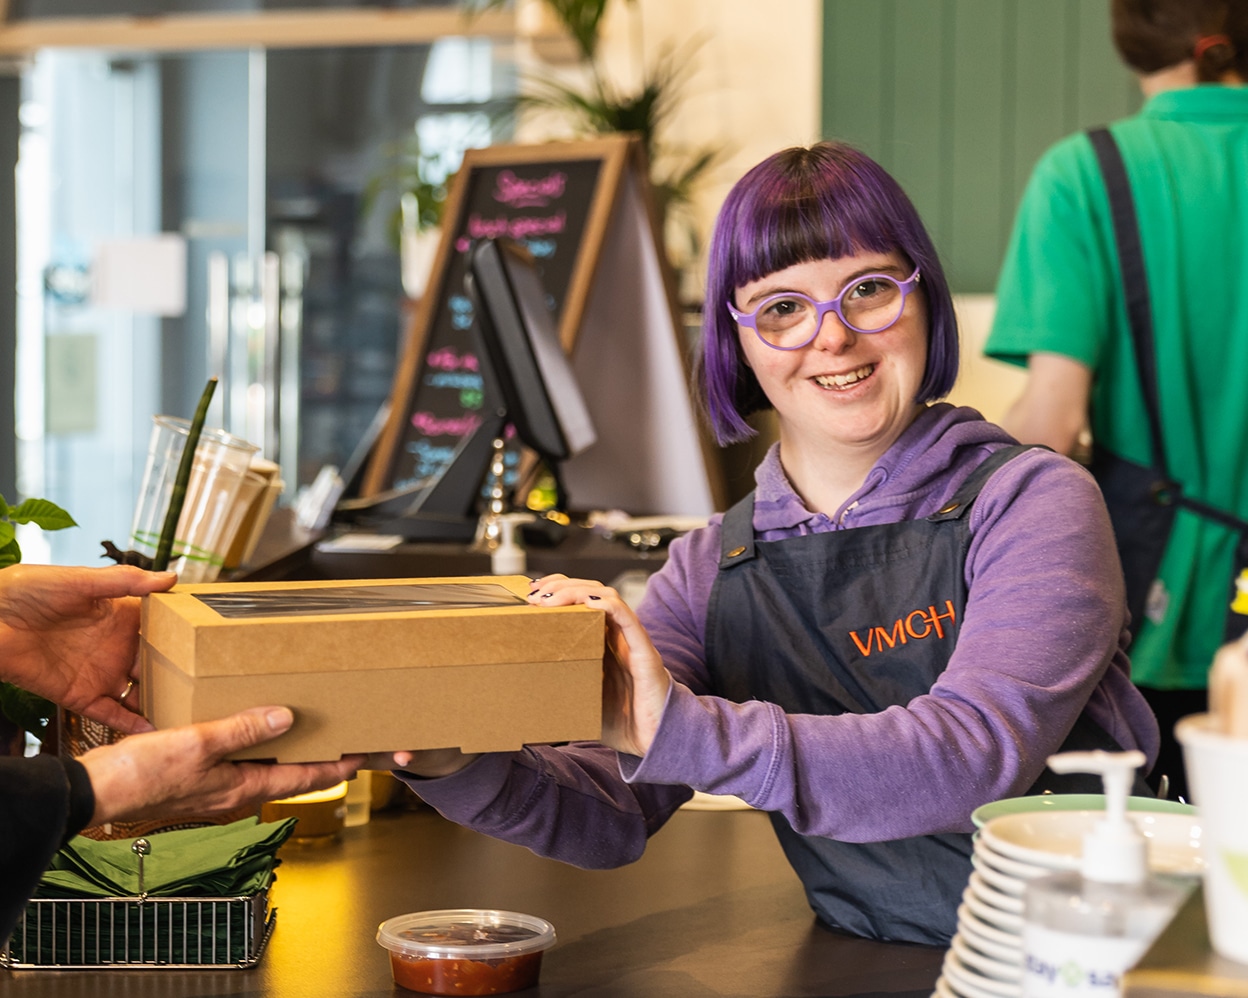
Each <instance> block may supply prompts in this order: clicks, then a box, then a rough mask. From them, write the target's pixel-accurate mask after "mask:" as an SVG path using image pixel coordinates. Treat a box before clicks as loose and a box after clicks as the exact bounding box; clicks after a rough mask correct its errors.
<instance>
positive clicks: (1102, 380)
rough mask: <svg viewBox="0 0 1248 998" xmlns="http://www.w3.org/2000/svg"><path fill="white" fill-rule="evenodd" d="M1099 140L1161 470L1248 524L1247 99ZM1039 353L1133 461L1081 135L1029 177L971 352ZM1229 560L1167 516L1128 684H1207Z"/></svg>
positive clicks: (1144, 441) (1229, 554)
mask: <svg viewBox="0 0 1248 998" xmlns="http://www.w3.org/2000/svg"><path fill="white" fill-rule="evenodd" d="M1111 131H1112V132H1113V135H1114V138H1115V139H1116V140H1117V142H1118V145H1119V147H1120V148H1121V150H1122V155H1123V158H1124V160H1125V161H1126V166H1127V176H1128V178H1129V179H1130V183H1131V190H1132V193H1133V194H1134V196H1135V203H1136V211H1137V214H1138V216H1139V223H1140V234H1141V241H1142V242H1143V246H1144V260H1145V267H1146V270H1147V272H1148V282H1149V294H1150V299H1151V302H1152V311H1153V323H1154V330H1155V337H1156V347H1157V355H1158V365H1157V369H1158V372H1159V378H1160V386H1159V391H1160V397H1161V410H1162V412H1161V415H1162V432H1163V435H1164V440H1165V446H1166V457H1167V461H1168V464H1169V469H1170V473H1171V474H1172V475H1173V476H1174V477H1175V478H1177V479H1178V480H1179V481H1180V482H1181V483H1182V484H1183V486H1184V489H1185V490H1186V492H1187V493H1188V494H1189V495H1192V496H1194V497H1196V498H1199V499H1203V500H1204V501H1206V502H1208V503H1210V504H1212V505H1214V506H1217V507H1219V508H1221V509H1224V510H1227V511H1230V512H1233V513H1236V514H1238V515H1239V516H1240V517H1244V518H1248V87H1238V86H1236V87H1227V86H1217V85H1211V86H1199V87H1193V88H1189V89H1184V90H1172V91H1167V92H1165V93H1162V94H1158V95H1157V96H1155V97H1153V98H1152V99H1150V100H1149V101H1148V102H1147V103H1146V104H1145V105H1144V107H1143V108H1142V109H1141V110H1140V112H1139V113H1138V114H1136V115H1134V116H1133V117H1130V118H1127V119H1124V120H1122V121H1119V122H1115V123H1114V124H1113V125H1112V126H1111ZM1037 351H1041V352H1046V353H1056V354H1062V355H1064V356H1067V357H1071V358H1073V359H1075V360H1078V361H1080V362H1082V363H1084V364H1086V365H1087V366H1088V367H1090V368H1091V369H1092V371H1093V372H1094V379H1093V388H1092V403H1091V423H1092V433H1093V435H1094V436H1095V437H1096V438H1097V439H1098V440H1099V441H1101V442H1102V443H1103V444H1104V445H1105V446H1106V447H1107V448H1108V449H1109V450H1111V451H1113V452H1115V453H1117V454H1120V455H1122V456H1123V457H1126V458H1128V459H1130V460H1133V461H1138V462H1140V463H1148V462H1149V459H1150V454H1149V450H1150V448H1149V439H1148V429H1147V424H1146V420H1145V416H1144V406H1143V401H1142V398H1141V395H1140V390H1139V385H1138V379H1137V376H1136V370H1135V360H1134V352H1133V349H1132V346H1131V335H1130V330H1129V327H1128V324H1127V315H1126V308H1125V306H1124V304H1123V296H1122V292H1121V285H1120V278H1119V272H1118V261H1117V250H1116V246H1115V242H1114V238H1113V228H1112V225H1111V222H1110V217H1109V203H1108V199H1107V197H1106V194H1105V187H1104V184H1103V182H1102V180H1101V175H1100V170H1099V168H1098V166H1097V162H1096V156H1095V154H1094V153H1093V151H1092V145H1091V143H1090V142H1089V141H1088V138H1087V136H1086V135H1083V134H1082V133H1081V134H1078V135H1072V136H1069V137H1067V138H1066V139H1063V140H1062V141H1061V142H1059V143H1057V144H1056V145H1055V146H1053V147H1052V148H1051V149H1049V150H1048V152H1046V153H1045V155H1044V156H1043V157H1042V158H1041V160H1040V162H1039V163H1038V164H1037V165H1036V168H1035V171H1034V172H1033V174H1032V177H1031V179H1030V181H1029V183H1028V185H1027V189H1026V191H1025V192H1024V194H1023V200H1022V204H1021V206H1020V207H1019V212H1018V217H1017V219H1016V220H1015V227H1014V232H1013V235H1012V237H1011V241H1010V246H1009V250H1008V252H1007V254H1006V259H1005V263H1004V267H1003V269H1002V271H1001V277H1000V281H999V283H998V286H997V312H996V317H995V320H994V323H993V327H992V332H991V334H990V336H989V338H988V342H987V345H986V347H985V352H986V353H987V354H988V356H990V357H995V358H997V359H1000V360H1004V361H1009V362H1011V363H1015V364H1019V365H1025V364H1026V363H1027V358H1028V355H1029V354H1031V353H1033V352H1037ZM1234 548H1235V541H1234V536H1233V535H1232V533H1231V532H1230V531H1228V530H1226V529H1225V528H1223V527H1220V526H1218V525H1217V524H1214V523H1210V522H1209V521H1207V520H1204V519H1201V518H1199V517H1197V516H1195V515H1193V514H1190V513H1187V512H1185V511H1180V512H1179V515H1178V517H1177V518H1176V523H1175V528H1174V532H1173V533H1172V535H1171V540H1170V544H1169V546H1168V547H1167V549H1166V554H1165V557H1164V559H1163V561H1162V566H1161V572H1160V578H1161V581H1162V583H1163V585H1164V586H1165V590H1166V593H1167V594H1168V599H1167V600H1166V601H1165V605H1164V607H1158V608H1157V610H1158V612H1157V613H1156V614H1155V616H1154V617H1150V619H1148V620H1146V621H1145V622H1144V624H1143V625H1142V628H1141V630H1140V634H1139V637H1138V639H1137V641H1136V643H1135V645H1134V646H1133V648H1132V650H1131V661H1132V676H1133V678H1134V679H1135V681H1136V682H1137V683H1139V684H1141V685H1145V686H1156V687H1160V688H1163V689H1200V688H1203V687H1204V686H1205V685H1206V680H1207V674H1208V669H1209V665H1210V663H1211V662H1212V659H1213V654H1214V652H1215V651H1216V650H1217V648H1218V646H1219V645H1220V644H1221V641H1222V634H1223V627H1224V623H1225V617H1226V612H1227V606H1228V603H1229V600H1230V594H1231V588H1230V586H1231V575H1232V573H1233V571H1234V567H1233V558H1234Z"/></svg>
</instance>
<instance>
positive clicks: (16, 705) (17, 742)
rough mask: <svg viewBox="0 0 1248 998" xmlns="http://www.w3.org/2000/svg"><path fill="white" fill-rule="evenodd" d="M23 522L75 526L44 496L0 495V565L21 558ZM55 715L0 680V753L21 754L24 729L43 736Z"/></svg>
mask: <svg viewBox="0 0 1248 998" xmlns="http://www.w3.org/2000/svg"><path fill="white" fill-rule="evenodd" d="M24 523H33V524H34V525H35V526H37V527H39V528H41V529H42V530H64V529H65V528H66V527H76V526H78V524H77V523H75V522H74V518H73V517H72V516H70V515H69V514H68V513H66V512H65V510H63V509H61V507H60V506H58V505H56V503H54V502H49V501H48V500H47V499H26V500H24V501H23V502H21V503H19V504H18V505H16V506H10V505H9V504H8V502H7V501H6V500H5V498H4V496H0V569H3V568H8V567H9V566H10V565H16V564H17V563H18V562H19V561H21V560H22V549H21V547H20V545H19V544H18V541H17V527H18V525H19V524H24ZM55 716H56V705H55V704H53V703H51V702H50V701H48V700H45V699H44V698H43V697H39V696H35V694H33V693H30V692H28V691H26V690H24V689H21V688H20V687H18V686H14V685H13V684H12V683H5V682H0V755H21V754H22V752H23V751H24V746H25V741H26V734H27V733H30V734H32V735H34V736H35V737H36V738H38V739H39V740H40V741H42V740H44V738H45V736H46V735H47V733H48V726H49V725H50V724H51V722H52V718H53V717H55Z"/></svg>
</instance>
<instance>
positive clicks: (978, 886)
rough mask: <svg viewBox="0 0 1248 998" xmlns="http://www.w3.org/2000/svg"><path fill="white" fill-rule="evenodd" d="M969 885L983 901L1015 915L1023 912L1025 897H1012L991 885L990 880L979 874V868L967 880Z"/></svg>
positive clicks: (973, 892) (974, 893) (972, 891)
mask: <svg viewBox="0 0 1248 998" xmlns="http://www.w3.org/2000/svg"><path fill="white" fill-rule="evenodd" d="M967 886H968V887H970V889H971V893H972V894H973V895H975V897H977V898H979V899H980V900H981V901H983V902H984V904H990V905H992V906H993V907H994V908H997V909H999V910H1000V911H1008V912H1009V913H1010V914H1013V915H1021V914H1022V913H1023V899H1022V898H1021V897H1012V896H1011V895H1009V894H1005V893H1004V892H1002V891H999V890H997V889H996V888H995V887H992V886H990V885H989V883H988V881H986V880H985V879H984V878H983V877H981V876H980V875H979V871H978V870H976V871H974V872H973V873H972V874H971V877H970V879H969V880H968V881H967Z"/></svg>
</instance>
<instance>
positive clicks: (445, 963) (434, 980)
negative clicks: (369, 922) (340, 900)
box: [377, 908, 555, 995]
mask: <svg viewBox="0 0 1248 998" xmlns="http://www.w3.org/2000/svg"><path fill="white" fill-rule="evenodd" d="M377 942H379V943H380V944H381V945H382V946H384V947H385V948H386V949H388V950H389V951H390V970H391V972H392V973H393V975H394V983H395V984H397V985H399V986H400V987H403V988H407V989H408V990H409V991H419V992H421V993H422V994H429V995H498V994H505V993H507V992H509V991H520V990H522V989H523V988H528V987H532V986H533V985H534V984H536V983H537V978H538V974H539V973H540V971H541V966H542V953H543V952H545V951H546V950H547V949H549V948H550V947H551V946H553V945H554V942H555V929H554V926H552V925H551V924H550V923H549V922H547V921H546V920H545V919H543V918H537V917H536V916H533V915H522V914H520V913H519V912H514V911H495V910H492V909H483V908H455V909H447V910H442V911H422V912H416V913H415V914H411V915H399V916H398V917H396V918H391V919H388V920H387V921H385V922H382V924H381V926H380V928H378V930H377Z"/></svg>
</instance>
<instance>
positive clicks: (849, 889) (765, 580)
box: [706, 446, 1139, 945]
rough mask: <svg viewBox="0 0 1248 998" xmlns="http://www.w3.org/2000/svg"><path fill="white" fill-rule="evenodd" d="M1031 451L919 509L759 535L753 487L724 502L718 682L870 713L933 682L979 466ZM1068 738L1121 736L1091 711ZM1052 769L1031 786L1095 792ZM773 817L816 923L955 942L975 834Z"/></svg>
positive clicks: (1085, 780)
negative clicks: (816, 828) (825, 831)
mask: <svg viewBox="0 0 1248 998" xmlns="http://www.w3.org/2000/svg"><path fill="white" fill-rule="evenodd" d="M1027 449H1028V448H1026V447H1023V446H1018V447H1007V448H1003V449H1001V450H999V451H996V452H994V453H993V454H992V455H991V456H990V457H989V458H988V459H987V460H985V461H984V462H983V463H982V464H981V465H980V466H979V467H978V468H977V469H976V470H975V471H974V472H972V474H971V476H970V477H969V478H968V479H967V481H966V482H965V483H964V484H963V485H962V487H961V488H960V489H959V490H958V492H957V493H956V494H955V496H954V498H953V499H952V500H951V501H950V502H949V503H948V504H946V505H945V506H944V508H942V509H941V510H940V511H939V512H937V513H935V514H933V515H932V516H930V517H928V518H926V519H924V520H908V521H904V522H901V523H891V524H885V525H881V526H875V527H857V528H853V529H849V530H838V531H830V532H827V533H821V534H809V535H805V536H802V537H793V538H788V539H785V540H780V541H765V542H764V541H760V542H756V541H755V539H754V528H753V512H754V497H753V495H752V494H751V495H749V496H746V498H745V499H743V500H742V501H741V502H739V503H738V504H737V505H735V506H734V507H733V508H732V509H731V510H729V511H728V513H727V514H725V517H724V524H723V529H722V538H723V544H722V549H721V560H720V565H719V573H718V575H717V577H716V580H715V585H714V588H713V589H712V591H711V600H710V606H709V611H708V616H707V624H706V653H707V665H708V669H709V673H710V679H711V686H712V691H713V693H714V694H715V695H717V696H721V697H725V698H727V699H729V700H733V701H735V702H738V703H744V702H746V701H749V700H765V701H767V702H770V703H775V704H778V705H779V706H780V707H782V708H783V709H784V710H785V711H786V712H788V713H792V714H843V713H854V714H870V713H875V712H878V711H882V710H884V709H885V708H887V707H890V706H892V705H894V704H900V705H904V704H906V703H909V702H910V701H911V700H912V699H914V698H915V697H916V696H920V695H922V694H924V693H927V692H928V691H929V690H930V689H931V688H932V686H933V685H934V684H935V682H936V677H937V676H939V675H940V674H941V672H943V671H944V669H945V667H946V665H947V664H948V662H949V657H950V655H951V654H952V653H953V649H954V646H955V644H956V642H957V634H958V628H959V626H960V625H961V622H962V614H963V611H964V610H965V607H966V580H965V571H964V566H965V562H966V553H967V548H968V546H969V544H970V527H969V523H968V519H967V516H966V513H967V511H968V510H969V509H970V507H971V504H972V503H973V502H974V501H975V498H976V497H977V496H978V495H979V491H980V489H981V488H982V487H983V483H984V482H985V481H987V480H988V477H989V476H990V475H991V474H992V473H993V472H994V471H996V469H997V468H998V467H1000V466H1001V465H1002V464H1004V463H1005V462H1006V461H1008V460H1010V459H1011V458H1013V457H1014V456H1016V455H1017V454H1019V453H1021V452H1023V451H1024V450H1027ZM1062 748H1063V749H1064V750H1067V751H1072V750H1076V749H1078V750H1087V749H1093V748H1103V749H1106V750H1109V751H1119V750H1120V748H1119V746H1118V745H1117V744H1116V743H1115V742H1114V741H1113V739H1112V738H1110V736H1109V735H1108V734H1106V733H1105V731H1104V730H1103V729H1101V728H1100V727H1099V725H1096V724H1095V723H1094V722H1092V721H1091V720H1089V719H1088V718H1087V717H1086V716H1085V717H1081V718H1080V719H1079V721H1078V722H1077V723H1076V725H1075V727H1074V730H1072V731H1071V732H1070V735H1069V737H1068V738H1067V739H1066V741H1065V743H1064V744H1063V746H1062ZM1045 774H1046V775H1045V776H1044V777H1042V778H1041V781H1040V782H1039V783H1037V785H1036V786H1034V787H1032V789H1031V790H1030V791H1029V792H1031V793H1040V792H1043V791H1044V790H1052V791H1054V792H1062V793H1099V792H1100V791H1101V787H1100V784H1099V781H1098V780H1097V779H1096V778H1095V777H1090V776H1087V775H1085V774H1071V775H1069V776H1060V777H1059V776H1057V775H1056V774H1054V773H1052V772H1051V771H1049V770H1047V769H1046V770H1045ZM1138 786H1139V783H1138V781H1137V787H1138ZM770 817H771V820H772V824H773V825H774V826H775V829H776V834H777V835H778V837H779V839H780V842H781V845H782V846H783V847H784V851H785V854H786V855H787V856H788V859H789V862H790V863H791V864H792V865H793V868H794V870H796V872H797V874H798V876H799V877H800V878H801V880H802V883H803V885H804V886H805V888H806V896H807V898H808V899H809V901H810V905H811V907H812V908H813V909H814V911H815V913H816V915H818V917H819V918H820V919H821V920H822V921H824V922H825V923H827V924H828V925H830V926H832V927H834V928H838V929H842V930H844V931H846V932H851V933H853V934H855V935H858V936H864V937H867V938H871V939H887V940H898V941H908V942H919V943H929V944H935V945H947V944H948V942H949V940H950V939H951V938H952V936H953V934H954V931H955V930H956V927H957V924H956V923H957V917H956V912H957V906H958V903H959V900H960V898H961V895H962V891H963V889H964V888H965V887H966V883H967V878H968V877H969V875H970V872H971V863H970V855H971V837H970V835H967V834H961V833H957V834H952V833H951V834H943V835H925V836H919V837H915V838H908V839H897V840H893V841H889V842H871V843H858V842H838V841H835V840H833V839H826V838H821V837H817V836H806V835H801V834H799V833H797V832H795V831H794V830H793V829H792V827H791V826H790V825H789V823H788V821H787V820H786V819H785V818H784V817H783V816H782V815H780V814H777V813H773V814H771V815H770Z"/></svg>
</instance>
